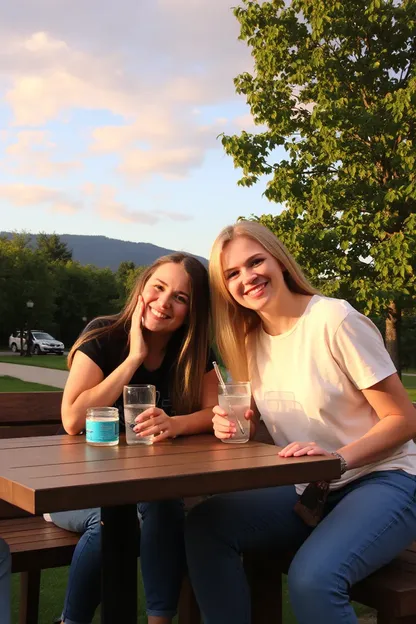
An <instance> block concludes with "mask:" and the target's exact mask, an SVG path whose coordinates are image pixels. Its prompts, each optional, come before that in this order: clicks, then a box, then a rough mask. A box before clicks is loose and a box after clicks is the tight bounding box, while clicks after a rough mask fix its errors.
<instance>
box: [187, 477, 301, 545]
mask: <svg viewBox="0 0 416 624" xmlns="http://www.w3.org/2000/svg"><path fill="white" fill-rule="evenodd" d="M298 498H299V497H298V495H297V494H296V490H295V488H294V486H291V485H290V486H281V487H274V488H264V489H259V490H249V491H243V492H234V493H231V494H224V495H217V496H212V497H211V498H210V499H208V500H206V501H205V502H203V503H201V504H200V505H197V506H196V507H195V508H194V509H192V510H191V511H190V513H189V516H188V521H187V537H188V539H189V540H191V541H193V540H194V539H197V540H198V539H201V540H203V539H204V533H205V534H210V535H216V536H217V537H218V538H219V539H221V540H224V539H226V540H227V543H229V544H230V545H232V546H233V547H234V548H235V549H236V550H238V551H240V552H242V551H244V550H250V549H255V548H256V549H257V548H276V549H277V550H281V549H283V548H297V547H299V545H300V544H302V542H303V541H304V540H305V539H306V538H307V537H308V535H309V534H310V528H309V527H307V526H306V525H305V524H304V522H303V521H302V520H301V519H300V518H299V516H298V515H297V514H296V513H295V512H294V510H293V508H294V506H295V503H296V502H297V500H298Z"/></svg>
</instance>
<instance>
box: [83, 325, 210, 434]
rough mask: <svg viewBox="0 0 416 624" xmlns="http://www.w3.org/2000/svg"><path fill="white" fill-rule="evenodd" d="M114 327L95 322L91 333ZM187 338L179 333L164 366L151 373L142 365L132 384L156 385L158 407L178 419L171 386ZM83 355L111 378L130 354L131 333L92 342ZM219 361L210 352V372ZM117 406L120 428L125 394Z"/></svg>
mask: <svg viewBox="0 0 416 624" xmlns="http://www.w3.org/2000/svg"><path fill="white" fill-rule="evenodd" d="M109 324H111V321H107V320H103V319H96V320H95V321H92V322H91V323H90V324H89V325H88V327H87V329H88V330H90V329H95V328H96V327H104V326H106V325H109ZM184 335H185V330H184V328H180V329H178V330H177V331H176V332H175V333H174V334H173V335H172V337H171V339H170V340H169V342H168V345H167V349H166V353H165V357H164V358H163V362H162V364H161V366H160V367H159V368H158V369H156V370H153V371H149V370H147V368H146V367H145V366H144V365H143V364H142V365H141V366H139V368H138V369H137V370H136V372H135V373H134V375H133V377H132V378H131V379H130V381H129V383H128V384H126V385H130V384H152V385H153V386H155V387H156V390H157V391H158V401H157V407H160V408H161V409H163V410H164V411H165V412H166V414H168V416H174V415H175V412H174V410H173V406H172V398H171V386H172V382H173V378H174V375H175V364H176V361H177V357H178V355H179V352H180V347H181V345H182V341H183V338H184ZM78 350H79V351H82V352H83V353H85V355H88V357H89V358H91V360H92V361H93V362H95V364H97V366H99V367H100V368H101V370H102V371H103V374H104V378H106V377H108V376H109V375H110V374H111V373H112V372H113V371H114V370H115V369H116V368H117V367H118V366H120V364H121V363H122V362H123V361H124V360H125V359H126V358H127V356H128V354H129V346H128V332H127V331H126V330H125V329H124V328H120V329H118V330H115V331H113V332H109V333H107V334H105V335H104V336H100V337H99V338H98V339H93V340H89V341H88V342H85V343H84V344H83V345H81V346H80V347H79V348H78ZM213 360H215V356H214V353H213V352H212V351H211V350H210V351H209V354H208V360H207V365H206V369H205V370H206V372H208V371H210V370H212V368H213V365H212V361H213ZM114 406H115V407H117V408H118V411H119V415H120V424H121V423H123V424H124V412H123V395H122V394H121V395H120V396H119V397H118V399H117V400H116V401H115V403H114Z"/></svg>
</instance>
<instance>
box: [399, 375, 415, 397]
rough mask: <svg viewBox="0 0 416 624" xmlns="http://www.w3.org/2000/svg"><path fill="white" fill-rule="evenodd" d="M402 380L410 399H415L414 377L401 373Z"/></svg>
mask: <svg viewBox="0 0 416 624" xmlns="http://www.w3.org/2000/svg"><path fill="white" fill-rule="evenodd" d="M402 382H403V385H404V387H405V388H406V390H407V394H408V395H409V396H410V399H411V400H412V401H416V377H413V376H412V375H406V373H402Z"/></svg>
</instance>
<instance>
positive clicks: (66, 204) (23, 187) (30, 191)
mask: <svg viewBox="0 0 416 624" xmlns="http://www.w3.org/2000/svg"><path fill="white" fill-rule="evenodd" d="M0 199H3V200H5V201H7V202H9V203H10V204H11V205H12V206H15V207H27V206H39V205H44V206H46V207H47V208H49V209H50V210H51V211H52V212H59V213H64V214H72V213H74V212H77V211H78V210H79V209H80V208H81V203H80V202H79V201H77V200H74V199H73V198H71V197H70V196H69V195H68V194H67V193H65V192H64V191H60V190H56V189H53V188H47V187H44V186H35V185H27V184H1V185H0Z"/></svg>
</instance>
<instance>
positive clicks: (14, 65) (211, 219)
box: [0, 0, 278, 257]
mask: <svg viewBox="0 0 416 624" xmlns="http://www.w3.org/2000/svg"><path fill="white" fill-rule="evenodd" d="M237 3H238V1H236V0H235V1H234V2H233V0H120V1H119V2H118V3H116V2H114V0H36V2H33V0H13V2H4V3H2V7H1V8H0V40H1V42H2V45H1V47H0V231H1V230H3V231H15V230H17V231H21V230H26V231H29V232H33V233H36V232H40V231H43V232H48V233H52V232H56V233H58V234H64V233H65V234H99V235H104V236H108V237H111V238H118V239H122V240H129V241H134V242H142V241H143V242H150V243H153V244H155V245H160V246H163V247H168V248H170V249H181V250H185V251H189V252H191V253H195V254H199V255H203V256H205V257H207V256H208V255H209V251H210V247H211V245H212V242H213V240H214V238H215V237H216V236H217V234H218V233H219V231H220V230H221V228H222V227H224V226H225V225H228V224H229V223H232V222H234V221H235V220H236V219H237V217H239V216H241V215H243V216H250V215H251V214H256V215H260V214H263V213H270V212H274V213H276V212H277V211H278V207H277V206H275V205H273V204H270V203H269V202H268V201H267V200H266V199H265V198H264V197H262V192H263V191H264V183H263V182H261V183H259V184H257V185H256V186H254V187H252V188H250V189H247V188H243V187H238V186H237V180H238V178H239V177H240V175H241V172H240V171H238V170H235V169H234V166H233V162H232V159H231V157H229V156H227V155H226V154H225V152H224V150H223V148H222V145H221V143H220V140H219V139H218V138H217V137H218V135H219V134H220V133H222V132H225V133H227V134H233V133H239V132H240V131H241V130H242V129H245V130H247V131H255V127H254V126H253V122H252V118H251V116H250V113H249V109H248V107H247V105H246V103H245V100H244V99H243V98H242V97H241V96H237V95H236V94H235V89H234V84H233V78H234V77H235V76H236V75H238V74H239V73H240V72H242V71H250V69H251V67H252V60H251V56H250V51H249V49H248V48H247V46H246V44H245V43H244V42H242V41H239V40H238V35H239V24H238V22H237V20H236V18H235V17H234V15H233V13H232V10H231V6H232V5H235V4H237Z"/></svg>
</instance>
